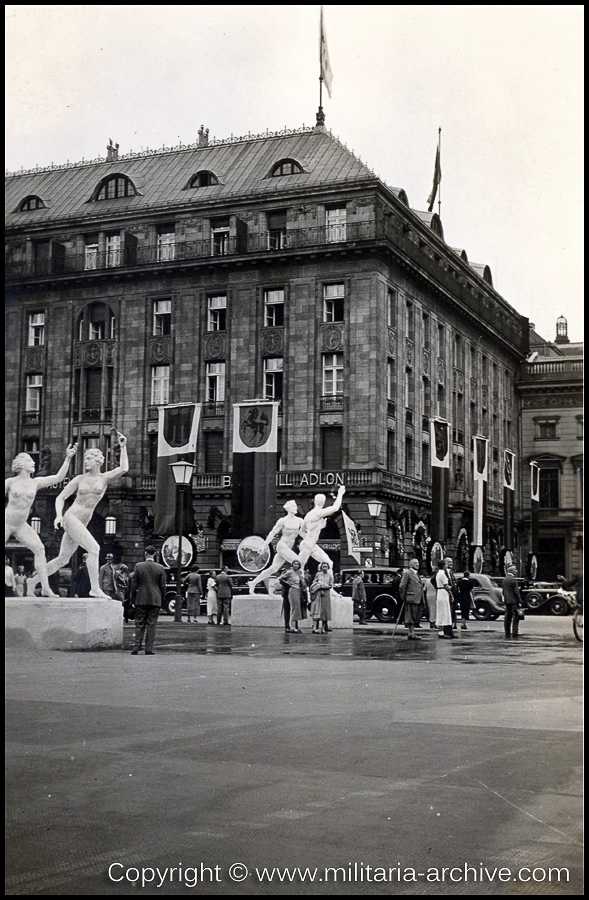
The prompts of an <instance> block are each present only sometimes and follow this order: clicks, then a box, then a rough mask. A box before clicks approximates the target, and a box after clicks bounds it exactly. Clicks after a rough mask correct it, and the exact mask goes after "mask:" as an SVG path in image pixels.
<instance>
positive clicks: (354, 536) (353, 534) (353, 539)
mask: <svg viewBox="0 0 589 900" xmlns="http://www.w3.org/2000/svg"><path fill="white" fill-rule="evenodd" d="M342 516H343V520H344V528H345V529H346V539H347V542H348V555H349V556H351V557H352V559H355V560H356V562H357V563H361V562H362V556H361V555H360V553H361V551H360V538H359V537H358V529H357V528H356V526H355V525H354V522H353V521H352V519H350V517H349V516H348V515H346V513H345V512H344V511H343V510H342Z"/></svg>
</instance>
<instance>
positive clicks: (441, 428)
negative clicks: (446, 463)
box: [434, 422, 448, 462]
mask: <svg viewBox="0 0 589 900" xmlns="http://www.w3.org/2000/svg"><path fill="white" fill-rule="evenodd" d="M434 439H435V445H436V459H439V460H440V462H441V461H443V460H445V459H446V457H447V456H448V424H447V422H434Z"/></svg>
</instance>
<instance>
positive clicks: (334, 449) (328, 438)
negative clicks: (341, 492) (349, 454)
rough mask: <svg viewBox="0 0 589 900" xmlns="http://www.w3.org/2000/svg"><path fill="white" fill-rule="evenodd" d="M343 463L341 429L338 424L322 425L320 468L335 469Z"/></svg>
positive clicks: (324, 469)
mask: <svg viewBox="0 0 589 900" xmlns="http://www.w3.org/2000/svg"><path fill="white" fill-rule="evenodd" d="M342 465H343V430H342V428H341V427H340V426H338V425H335V426H324V427H323V428H322V429H321V468H322V469H323V471H332V472H333V471H336V470H338V469H341V468H342Z"/></svg>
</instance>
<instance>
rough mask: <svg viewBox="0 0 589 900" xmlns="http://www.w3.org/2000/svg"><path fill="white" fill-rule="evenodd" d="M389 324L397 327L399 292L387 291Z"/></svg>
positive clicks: (391, 326) (390, 326)
mask: <svg viewBox="0 0 589 900" xmlns="http://www.w3.org/2000/svg"><path fill="white" fill-rule="evenodd" d="M387 325H388V327H389V328H396V327H397V292H396V291H388V293H387Z"/></svg>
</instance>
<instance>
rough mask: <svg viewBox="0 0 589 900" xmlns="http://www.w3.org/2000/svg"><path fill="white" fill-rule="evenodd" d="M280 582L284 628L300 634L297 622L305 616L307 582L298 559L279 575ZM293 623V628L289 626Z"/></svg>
mask: <svg viewBox="0 0 589 900" xmlns="http://www.w3.org/2000/svg"><path fill="white" fill-rule="evenodd" d="M280 584H281V586H282V592H283V597H284V600H283V603H282V610H283V613H284V630H285V631H286V632H293V633H295V634H301V633H302V632H301V629H300V628H299V622H300V620H301V619H306V618H307V583H306V581H305V579H304V577H303V573H302V571H301V564H300V562H299V561H298V559H295V560H294V561H293V563H292V567H291V568H290V569H288V570H287V571H286V572H285V573H284V575H282V576H281V578H280ZM293 625H294V628H292V627H291V626H293Z"/></svg>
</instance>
